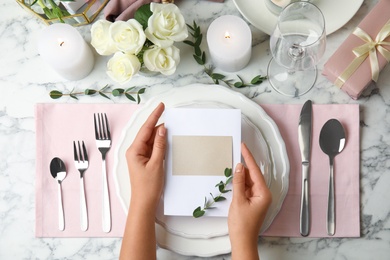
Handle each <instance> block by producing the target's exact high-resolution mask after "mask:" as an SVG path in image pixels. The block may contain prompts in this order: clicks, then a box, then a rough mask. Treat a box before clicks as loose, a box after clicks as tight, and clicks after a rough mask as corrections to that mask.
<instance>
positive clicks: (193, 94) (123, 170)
mask: <svg viewBox="0 0 390 260" xmlns="http://www.w3.org/2000/svg"><path fill="white" fill-rule="evenodd" d="M194 101H195V102H196V101H199V102H214V103H221V104H225V105H226V106H230V107H233V108H238V109H241V112H242V114H243V115H244V116H245V117H246V118H248V120H250V121H251V122H252V123H253V124H254V125H255V126H256V127H257V128H258V129H260V131H261V133H262V136H264V138H265V140H266V142H267V144H268V148H269V153H270V156H271V162H272V176H271V179H272V180H271V184H270V190H271V193H272V196H273V200H272V204H271V206H270V209H269V211H268V213H267V216H266V220H265V221H264V223H263V226H262V231H264V230H265V229H266V228H268V227H269V226H270V224H271V223H272V221H273V219H274V217H275V216H276V215H277V214H278V212H279V210H280V208H281V206H282V203H283V201H284V198H285V196H286V194H287V190H288V176H289V162H288V157H287V152H286V147H285V144H284V141H283V139H282V137H281V135H280V133H279V130H278V128H277V126H276V125H275V123H274V121H273V120H272V119H271V118H270V117H269V116H268V115H267V114H266V113H265V112H264V110H263V109H262V108H261V107H260V106H259V105H258V104H256V103H255V102H253V101H251V100H250V99H248V98H247V97H245V96H244V95H242V94H240V93H238V92H235V91H231V90H229V89H228V88H226V87H222V86H219V85H203V84H194V85H190V86H185V87H178V88H174V89H172V90H171V91H169V92H166V93H164V94H161V95H158V96H156V97H154V98H152V99H150V100H149V101H148V102H147V103H146V104H145V105H144V106H143V107H141V108H140V109H139V110H137V111H136V112H135V113H134V115H133V116H132V117H131V119H130V121H129V123H128V124H127V126H126V127H125V129H124V130H123V133H122V137H121V141H120V145H119V146H118V147H117V149H116V150H115V163H114V172H115V176H114V177H115V185H116V187H117V195H118V196H119V199H120V201H121V203H122V206H123V209H124V211H125V212H126V213H127V212H128V207H129V202H130V180H129V176H128V172H127V164H126V159H125V153H126V150H127V148H128V147H129V146H130V144H131V142H132V140H133V139H134V137H135V134H136V133H137V132H138V130H139V128H140V127H141V125H142V124H143V123H144V121H145V120H146V118H147V117H148V116H149V114H150V113H151V112H152V111H153V109H154V108H155V107H156V106H157V105H158V103H160V102H164V103H165V105H166V107H177V106H183V105H188V104H189V103H191V102H194ZM171 218H175V219H174V221H172V222H179V223H180V221H183V219H186V220H185V221H187V219H189V220H190V221H192V223H193V225H196V226H198V227H199V229H200V230H204V232H201V231H197V234H191V233H190V231H188V230H184V231H182V232H180V233H179V234H180V235H179V234H174V233H170V232H169V231H168V230H167V229H166V228H165V227H163V226H161V225H160V224H158V223H156V230H157V243H158V244H159V245H160V246H161V247H164V248H167V249H169V250H172V251H175V252H177V253H180V254H184V255H198V256H212V255H215V254H222V253H229V252H230V241H229V238H228V235H227V222H226V218H207V217H203V218H200V219H194V218H192V217H174V216H171ZM217 224H218V225H217ZM221 224H222V225H221ZM221 226H222V227H223V228H224V230H225V231H224V232H220V231H218V232H216V231H215V230H214V228H215V227H221ZM176 231H177V230H176ZM179 231H180V230H179ZM183 234H184V235H185V236H187V237H184V236H183ZM223 234H225V235H223ZM216 235H217V236H216ZM194 236H199V238H194ZM213 236H214V237H213ZM207 237H208V238H207ZM196 245H202V247H197V246H196Z"/></svg>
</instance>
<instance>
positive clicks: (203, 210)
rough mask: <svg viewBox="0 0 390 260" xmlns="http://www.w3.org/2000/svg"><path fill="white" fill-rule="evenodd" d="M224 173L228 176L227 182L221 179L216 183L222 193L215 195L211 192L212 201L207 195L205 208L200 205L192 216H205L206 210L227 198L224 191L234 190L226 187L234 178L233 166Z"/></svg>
mask: <svg viewBox="0 0 390 260" xmlns="http://www.w3.org/2000/svg"><path fill="white" fill-rule="evenodd" d="M224 175H225V177H226V180H225V182H223V181H220V182H218V183H217V184H216V185H215V187H218V190H219V192H220V194H219V195H218V196H216V197H214V195H213V194H212V193H210V197H211V200H210V201H208V200H207V198H206V197H205V198H204V205H203V208H202V207H201V206H199V207H197V208H196V209H195V210H194V212H193V213H192V216H193V217H194V218H200V217H202V216H204V214H205V213H206V210H209V209H213V208H215V207H213V205H214V203H215V202H220V201H224V200H226V198H225V197H224V196H222V195H223V194H224V193H228V192H230V191H232V190H230V189H226V186H227V185H228V184H229V183H230V182H231V180H232V178H233V176H232V168H226V169H225V171H224Z"/></svg>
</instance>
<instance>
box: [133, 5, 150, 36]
mask: <svg viewBox="0 0 390 260" xmlns="http://www.w3.org/2000/svg"><path fill="white" fill-rule="evenodd" d="M152 14H153V13H152V11H150V4H144V5H142V6H141V7H140V8H138V9H137V11H135V13H134V19H135V20H137V21H138V22H139V23H140V24H141V25H142V27H143V28H144V30H145V29H146V28H148V20H149V17H150V16H152Z"/></svg>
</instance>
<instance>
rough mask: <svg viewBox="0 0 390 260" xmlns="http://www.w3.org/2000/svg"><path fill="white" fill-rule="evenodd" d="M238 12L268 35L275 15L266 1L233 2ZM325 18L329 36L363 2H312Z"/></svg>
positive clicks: (335, 0)
mask: <svg viewBox="0 0 390 260" xmlns="http://www.w3.org/2000/svg"><path fill="white" fill-rule="evenodd" d="M233 1H234V4H235V5H236V7H237V9H238V11H239V12H240V13H241V14H242V16H244V17H245V19H246V20H247V21H248V22H250V23H251V24H252V25H253V26H254V27H256V28H257V29H259V30H261V31H263V32H265V33H266V34H268V35H270V34H271V33H272V31H273V30H274V28H275V26H276V22H277V18H278V17H277V15H275V14H274V13H272V12H271V11H269V9H268V8H267V7H266V4H265V1H266V0H233ZM313 3H314V4H315V5H317V6H318V8H320V10H321V11H322V13H323V14H324V17H325V27H326V34H327V35H329V34H331V33H333V32H335V31H337V30H338V29H340V28H341V27H342V26H343V25H344V24H346V23H347V22H348V21H349V20H350V19H351V18H352V17H353V16H354V15H355V14H356V12H357V11H358V10H359V8H360V6H361V5H362V3H363V0H314V1H313Z"/></svg>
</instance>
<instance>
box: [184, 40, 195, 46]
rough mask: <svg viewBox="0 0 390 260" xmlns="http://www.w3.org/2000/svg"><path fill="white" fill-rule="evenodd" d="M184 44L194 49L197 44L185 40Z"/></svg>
mask: <svg viewBox="0 0 390 260" xmlns="http://www.w3.org/2000/svg"><path fill="white" fill-rule="evenodd" d="M183 43H185V44H188V45H190V46H192V47H194V46H195V44H194V43H193V42H192V41H188V40H185V41H183Z"/></svg>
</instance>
